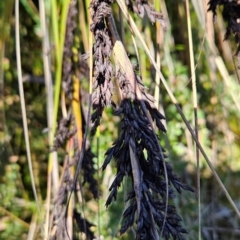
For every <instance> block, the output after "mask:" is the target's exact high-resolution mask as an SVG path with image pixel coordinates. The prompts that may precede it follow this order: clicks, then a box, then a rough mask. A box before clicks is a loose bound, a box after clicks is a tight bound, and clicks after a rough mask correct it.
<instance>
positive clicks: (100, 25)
mask: <svg viewBox="0 0 240 240" xmlns="http://www.w3.org/2000/svg"><path fill="white" fill-rule="evenodd" d="M112 2H113V1H111V0H109V1H106V0H93V1H92V2H91V4H90V8H91V18H92V24H91V26H90V30H91V31H92V32H93V35H94V40H95V41H94V45H93V59H94V66H93V77H94V83H93V95H92V105H93V110H94V112H93V115H92V118H91V120H92V122H93V127H92V130H91V135H94V134H95V132H96V129H97V126H98V125H99V124H100V119H101V116H102V112H103V109H104V107H105V106H107V105H110V104H111V103H112V89H113V84H112V81H111V79H112V77H113V74H114V73H113V67H112V65H111V62H110V56H111V52H112V48H113V46H112V42H111V39H110V37H109V32H108V30H107V27H106V25H105V22H104V18H106V17H107V16H109V15H110V13H111V7H110V4H111V3H112Z"/></svg>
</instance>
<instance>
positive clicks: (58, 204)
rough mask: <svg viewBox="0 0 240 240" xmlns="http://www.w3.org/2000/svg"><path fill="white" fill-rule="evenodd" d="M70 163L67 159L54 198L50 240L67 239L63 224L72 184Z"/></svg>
mask: <svg viewBox="0 0 240 240" xmlns="http://www.w3.org/2000/svg"><path fill="white" fill-rule="evenodd" d="M69 167H70V163H69V161H68V159H67V164H66V167H65V169H64V173H63V180H62V183H61V186H60V187H59V190H58V193H57V195H56V199H55V202H54V210H53V223H52V226H51V234H50V240H59V239H63V240H65V239H68V235H67V230H66V226H65V221H66V216H65V212H66V208H67V197H68V193H69V191H70V187H69V186H71V185H72V181H73V179H72V177H71V174H70V170H69Z"/></svg>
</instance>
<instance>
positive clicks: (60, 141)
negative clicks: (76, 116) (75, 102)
mask: <svg viewBox="0 0 240 240" xmlns="http://www.w3.org/2000/svg"><path fill="white" fill-rule="evenodd" d="M72 126H74V122H73V117H72V115H71V114H69V115H68V116H67V117H66V118H62V119H61V120H60V122H59V124H58V128H57V131H56V134H55V140H54V145H53V149H52V150H54V151H56V150H57V149H58V148H59V147H64V146H65V143H66V141H67V140H69V139H70V138H71V137H72V136H73V135H74V134H75V133H76V129H75V127H72ZM71 127H72V129H71Z"/></svg>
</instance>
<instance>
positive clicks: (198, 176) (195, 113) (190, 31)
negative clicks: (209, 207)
mask: <svg viewBox="0 0 240 240" xmlns="http://www.w3.org/2000/svg"><path fill="white" fill-rule="evenodd" d="M186 12H187V28H188V44H189V55H190V67H191V78H192V90H193V107H194V125H195V134H196V138H197V139H198V112H197V110H198V101H197V86H196V74H195V67H194V65H195V63H194V51H193V39H192V29H191V15H190V10H189V0H186ZM195 148H196V162H197V202H198V239H199V240H201V189H200V187H201V185H200V177H201V172H200V167H199V149H198V147H197V146H196V143H195Z"/></svg>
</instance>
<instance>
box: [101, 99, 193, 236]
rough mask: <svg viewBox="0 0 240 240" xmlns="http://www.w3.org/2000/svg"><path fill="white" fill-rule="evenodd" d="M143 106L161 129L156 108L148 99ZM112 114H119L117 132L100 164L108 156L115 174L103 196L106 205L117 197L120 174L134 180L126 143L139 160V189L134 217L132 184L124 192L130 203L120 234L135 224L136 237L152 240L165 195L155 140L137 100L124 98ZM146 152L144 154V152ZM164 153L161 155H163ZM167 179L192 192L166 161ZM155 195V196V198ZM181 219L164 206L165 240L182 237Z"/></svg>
mask: <svg viewBox="0 0 240 240" xmlns="http://www.w3.org/2000/svg"><path fill="white" fill-rule="evenodd" d="M145 105H146V107H147V109H148V111H149V113H150V115H151V118H152V120H153V121H156V125H157V126H158V128H159V129H160V130H161V131H165V128H164V126H163V124H162V123H161V120H162V119H164V117H163V116H162V115H161V114H160V113H159V112H158V111H157V110H156V109H152V108H151V106H150V105H149V103H148V102H145ZM115 114H116V115H121V116H122V120H121V133H120V136H119V138H118V139H117V140H116V141H115V142H114V143H113V147H111V148H110V149H109V150H108V151H107V152H106V159H105V161H104V164H103V169H105V168H106V166H107V165H108V164H109V162H110V161H111V159H115V160H116V161H117V174H116V177H115V179H114V181H113V183H112V185H111V186H110V189H109V190H110V192H111V193H110V195H109V197H108V199H107V202H106V205H107V206H108V205H109V204H111V202H112V201H113V200H116V198H117V192H118V188H119V187H120V185H121V183H122V181H123V178H124V177H127V176H129V177H131V179H132V183H133V182H134V181H135V180H136V179H135V180H134V177H135V176H133V174H132V171H133V169H132V167H133V166H132V165H131V159H130V150H129V146H130V147H131V148H132V150H133V152H134V153H135V154H136V158H137V159H138V162H139V168H140V172H139V176H140V180H137V181H140V182H139V185H138V187H139V191H140V201H141V208H140V216H138V218H137V219H136V218H135V215H136V211H137V198H136V192H135V188H134V186H133V185H134V184H132V189H131V191H130V192H129V194H128V198H127V199H126V201H130V206H129V207H128V208H127V209H126V211H125V212H124V214H123V217H124V218H125V222H124V223H123V225H122V227H121V230H120V233H121V234H123V233H124V232H125V231H126V230H127V229H128V228H129V227H131V226H133V225H134V223H136V224H137V237H136V239H146V240H147V239H155V238H154V235H153V233H154V228H156V227H157V229H158V230H159V231H161V227H162V225H163V219H164V210H165V204H166V203H165V202H164V200H163V199H164V198H165V197H166V182H165V175H164V166H163V164H164V163H163V162H164V159H163V158H162V155H161V153H160V152H159V147H160V148H161V146H159V142H157V141H156V140H155V136H154V131H153V129H152V128H151V126H150V124H149V121H148V118H147V117H146V116H145V113H144V111H143V109H142V104H141V102H140V101H138V100H134V101H132V100H130V99H124V100H123V101H122V103H121V105H120V107H119V108H118V110H117V111H116V112H115ZM161 150H162V152H164V149H162V148H161ZM145 151H146V153H147V156H146V154H144V152H145ZM165 157H166V156H165V155H164V158H165ZM165 164H166V168H167V175H168V180H169V182H170V183H171V185H172V186H173V187H174V188H175V189H176V190H177V191H178V192H179V193H181V189H185V190H189V191H193V189H192V188H191V187H189V186H188V185H186V184H183V183H182V182H181V180H180V179H179V177H178V176H176V175H175V174H174V173H173V171H172V167H171V166H170V165H169V164H168V163H166V162H165ZM171 185H169V186H168V191H169V197H170V198H174V197H175V194H174V190H173V188H172V187H171ZM157 195H159V197H157ZM180 221H181V218H180V217H179V216H178V215H177V214H176V211H175V208H174V207H173V206H170V205H169V206H168V211H167V217H166V224H165V226H164V230H163V236H164V237H165V239H169V238H170V237H173V238H174V239H183V236H182V233H186V230H185V229H183V228H182V227H181V226H180Z"/></svg>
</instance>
